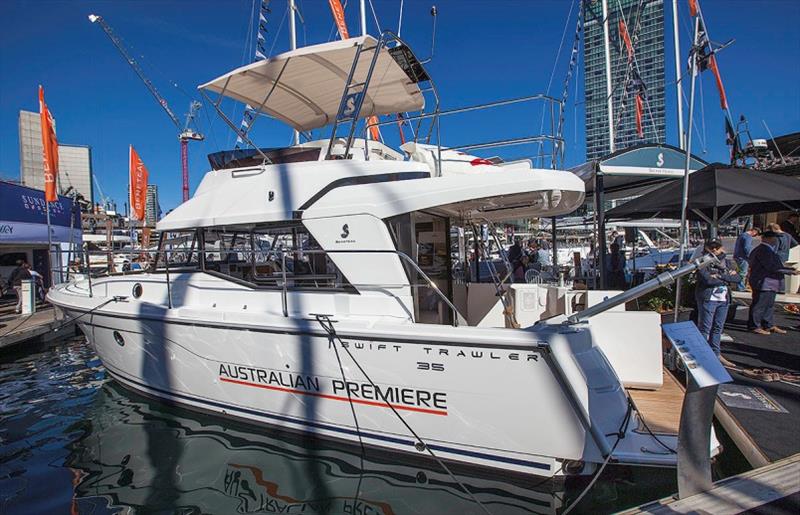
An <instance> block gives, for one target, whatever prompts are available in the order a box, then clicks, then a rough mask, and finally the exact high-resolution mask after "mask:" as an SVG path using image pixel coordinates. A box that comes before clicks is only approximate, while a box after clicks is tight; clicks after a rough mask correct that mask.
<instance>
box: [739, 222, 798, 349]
mask: <svg viewBox="0 0 800 515" xmlns="http://www.w3.org/2000/svg"><path fill="white" fill-rule="evenodd" d="M777 247H778V233H776V232H774V231H764V234H762V235H761V245H759V246H758V247H756V248H754V249H753V251H752V252H751V253H750V258H749V263H750V286H751V288H752V290H753V302H752V303H751V304H750V313H749V315H748V317H747V328H748V329H749V330H750V331H752V332H754V333H756V334H770V333H778V334H786V331H785V330H783V329H781V328H780V327H778V326H776V325H775V322H774V320H773V311H774V309H775V296H776V295H777V294H778V292H779V291H781V290H783V276H784V275H787V274H793V275H798V274H800V271H798V270H795V269H793V268H787V267H785V266H784V264H783V261H782V260H781V258H780V256H779V255H778V253H777Z"/></svg>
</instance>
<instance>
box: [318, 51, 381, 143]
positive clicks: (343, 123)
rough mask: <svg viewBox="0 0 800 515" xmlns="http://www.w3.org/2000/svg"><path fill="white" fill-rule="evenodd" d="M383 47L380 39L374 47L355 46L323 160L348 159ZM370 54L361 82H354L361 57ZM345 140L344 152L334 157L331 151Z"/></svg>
mask: <svg viewBox="0 0 800 515" xmlns="http://www.w3.org/2000/svg"><path fill="white" fill-rule="evenodd" d="M383 45H384V42H383V39H382V38H381V39H380V40H379V41H378V43H377V44H376V45H374V46H369V47H364V43H361V44H359V45H356V54H355V58H354V59H353V64H352V65H351V66H350V72H349V73H348V75H347V82H346V83H345V87H344V91H343V92H342V99H341V101H340V102H339V110H338V112H337V113H336V118H335V119H334V121H333V125H332V127H331V137H330V141H329V143H328V152H327V154H326V155H325V159H349V158H350V156H349V155H348V154H349V152H350V148H351V147H352V142H353V136H354V134H355V130H356V125H357V123H358V120H359V115H360V114H361V108H362V107H363V105H364V99H365V98H366V96H367V95H366V93H367V89H368V87H369V83H370V80H371V78H372V72H373V71H374V70H375V64H376V63H377V61H378V54H379V52H380V49H381V47H382V46H383ZM369 52H372V57H371V59H369V61H368V62H369V68H368V69H367V73H366V75H365V76H364V80H363V81H356V80H354V77H356V76H357V72H358V67H359V65H360V64H361V55H362V54H367V55H368V54H369ZM342 131H346V134H347V137H346V138H343V135H342ZM339 139H344V140H345V142H346V143H345V148H344V152H343V153H342V154H341V155H338V153H337V155H334V154H333V149H334V145H335V144H336V143H337V140H339Z"/></svg>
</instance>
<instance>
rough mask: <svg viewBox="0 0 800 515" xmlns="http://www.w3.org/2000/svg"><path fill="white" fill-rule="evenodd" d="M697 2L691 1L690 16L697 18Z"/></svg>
mask: <svg viewBox="0 0 800 515" xmlns="http://www.w3.org/2000/svg"><path fill="white" fill-rule="evenodd" d="M697 11H698V8H697V0H689V14H691V15H692V16H697Z"/></svg>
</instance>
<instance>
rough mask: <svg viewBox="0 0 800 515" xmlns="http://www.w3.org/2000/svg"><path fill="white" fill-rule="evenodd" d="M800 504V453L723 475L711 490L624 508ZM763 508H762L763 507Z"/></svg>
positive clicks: (736, 509) (718, 509)
mask: <svg viewBox="0 0 800 515" xmlns="http://www.w3.org/2000/svg"><path fill="white" fill-rule="evenodd" d="M798 504H800V454H795V455H793V456H790V457H788V458H784V459H782V460H779V461H777V462H775V463H771V464H769V465H766V466H764V467H760V468H757V469H754V470H750V471H748V472H745V473H743V474H739V475H737V476H732V477H729V478H727V479H723V480H721V481H718V482H716V483H715V484H714V488H712V489H711V490H709V491H708V492H703V493H700V494H697V495H692V496H690V497H686V498H685V499H676V498H675V497H667V498H664V499H661V500H659V501H654V502H651V503H648V504H644V505H642V506H639V507H637V508H634V509H631V510H628V511H624V512H621V513H624V514H626V515H632V514H637V513H653V514H659V513H714V514H720V515H723V514H734V513H742V512H745V511H748V510H752V511H754V512H757V513H787V514H788V513H796V510H797V506H798ZM759 508H762V510H763V511H762V510H759Z"/></svg>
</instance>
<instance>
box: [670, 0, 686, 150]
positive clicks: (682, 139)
mask: <svg viewBox="0 0 800 515" xmlns="http://www.w3.org/2000/svg"><path fill="white" fill-rule="evenodd" d="M678 32H679V31H678V0H672V41H673V43H674V44H675V59H674V61H675V95H676V96H677V97H678V98H677V100H678V103H677V106H678V146H679V147H680V148H681V150H683V149H684V148H686V136H685V135H684V133H683V84H682V82H681V63H680V55H681V45H680V40H679V39H678Z"/></svg>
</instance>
